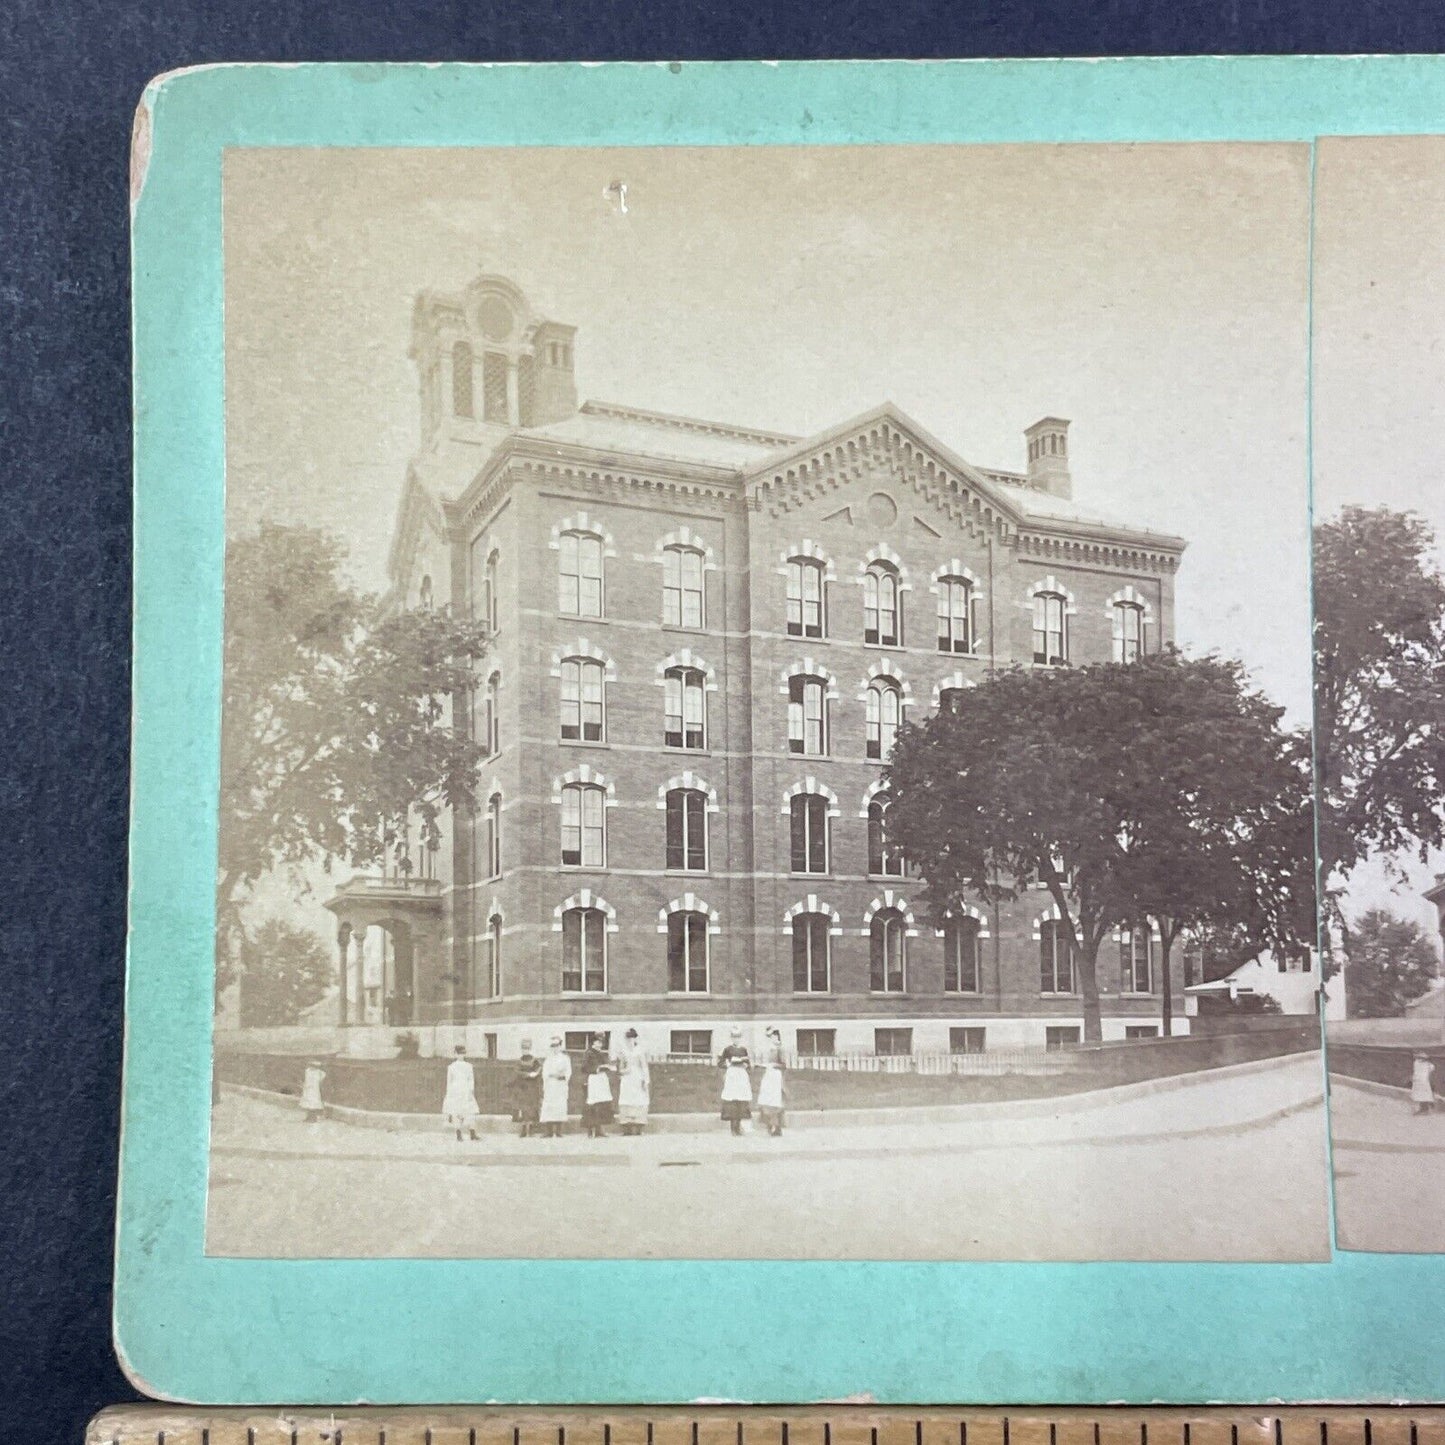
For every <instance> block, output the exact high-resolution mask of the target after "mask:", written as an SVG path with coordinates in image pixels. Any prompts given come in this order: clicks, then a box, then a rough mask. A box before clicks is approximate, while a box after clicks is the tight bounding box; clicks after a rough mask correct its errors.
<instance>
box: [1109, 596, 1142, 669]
mask: <svg viewBox="0 0 1445 1445" xmlns="http://www.w3.org/2000/svg"><path fill="white" fill-rule="evenodd" d="M1143 651H1144V609H1143V608H1142V607H1138V606H1135V605H1134V604H1133V603H1131V602H1120V603H1116V604H1115V606H1114V661H1115V662H1133V661H1135V660H1136V659H1137V658H1138V657H1139V656H1140V655H1141V654H1142V653H1143Z"/></svg>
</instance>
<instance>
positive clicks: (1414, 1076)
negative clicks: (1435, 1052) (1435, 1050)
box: [1410, 1054, 1435, 1114]
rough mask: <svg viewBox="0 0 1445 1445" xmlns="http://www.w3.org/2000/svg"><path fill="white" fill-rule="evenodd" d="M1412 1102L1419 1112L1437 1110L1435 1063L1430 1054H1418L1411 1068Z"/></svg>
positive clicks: (1430, 1112)
mask: <svg viewBox="0 0 1445 1445" xmlns="http://www.w3.org/2000/svg"><path fill="white" fill-rule="evenodd" d="M1410 1102H1411V1103H1412V1104H1414V1106H1415V1112H1416V1113H1417V1114H1432V1113H1434V1111H1435V1065H1434V1064H1432V1063H1431V1062H1430V1056H1429V1055H1428V1054H1416V1055H1415V1063H1414V1066H1413V1067H1412V1068H1411V1070H1410Z"/></svg>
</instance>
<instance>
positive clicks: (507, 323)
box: [477, 296, 512, 341]
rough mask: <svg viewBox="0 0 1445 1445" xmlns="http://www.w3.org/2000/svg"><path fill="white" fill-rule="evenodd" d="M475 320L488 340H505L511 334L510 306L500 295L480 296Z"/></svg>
mask: <svg viewBox="0 0 1445 1445" xmlns="http://www.w3.org/2000/svg"><path fill="white" fill-rule="evenodd" d="M477 320H478V322H479V323H480V325H481V328H482V335H483V336H485V337H486V338H487V340H488V341H505V340H506V339H507V338H508V337H509V336H510V335H511V334H512V308H511V307H510V306H508V305H507V303H506V302H505V301H504V300H503V299H502V298H501V297H500V296H483V297H482V304H481V305H480V306H479V307H478V308H477Z"/></svg>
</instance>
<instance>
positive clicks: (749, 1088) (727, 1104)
mask: <svg viewBox="0 0 1445 1445" xmlns="http://www.w3.org/2000/svg"><path fill="white" fill-rule="evenodd" d="M752 1062H753V1059H752V1055H751V1054H749V1053H748V1050H747V1045H746V1044H744V1043H743V1031H742V1030H741V1029H740V1028H738V1027H737V1025H736V1024H735V1025H734V1026H733V1028H732V1030H731V1033H730V1041H729V1043H728V1046H727V1047H726V1048H725V1049H724V1050H723V1051H722V1053H720V1054H719V1055H718V1064H719V1065H720V1066H721V1068H722V1071H723V1086H722V1117H723V1118H724V1119H726V1120H727V1122H728V1125H729V1126H730V1127H731V1129H732V1131H733V1133H734V1134H741V1133H742V1132H743V1120H744V1119H750V1118H752V1115H753V1081H752V1076H751V1075H750V1074H749V1073H748V1070H749V1069H750V1068H751V1067H752Z"/></svg>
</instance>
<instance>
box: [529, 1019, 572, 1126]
mask: <svg viewBox="0 0 1445 1445" xmlns="http://www.w3.org/2000/svg"><path fill="white" fill-rule="evenodd" d="M571 1082H572V1060H571V1059H569V1058H568V1057H567V1051H566V1050H565V1049H564V1048H563V1047H562V1035H561V1034H553V1035H552V1044H551V1048H550V1050H549V1051H548V1054H547V1057H546V1058H545V1059H543V1060H542V1107H541V1109H540V1110H539V1111H538V1114H537V1122H538V1123H539V1124H541V1126H542V1132H543V1133H544V1134H546V1136H547V1137H548V1138H549V1139H560V1138H561V1137H562V1126H563V1124H565V1123H566V1122H567V1086H568V1084H570V1083H571Z"/></svg>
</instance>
